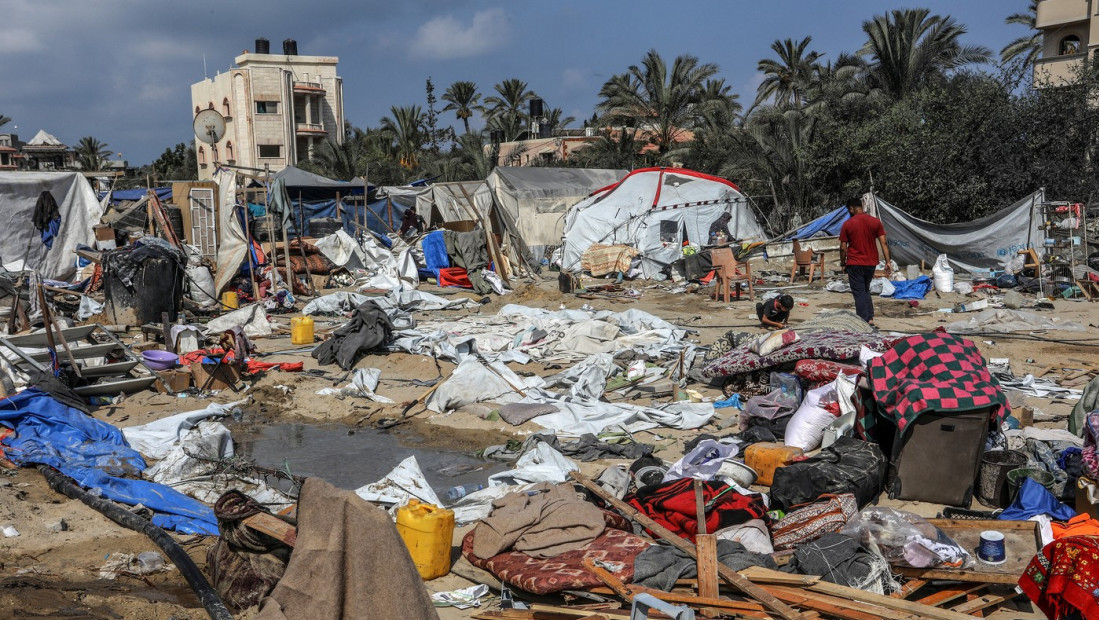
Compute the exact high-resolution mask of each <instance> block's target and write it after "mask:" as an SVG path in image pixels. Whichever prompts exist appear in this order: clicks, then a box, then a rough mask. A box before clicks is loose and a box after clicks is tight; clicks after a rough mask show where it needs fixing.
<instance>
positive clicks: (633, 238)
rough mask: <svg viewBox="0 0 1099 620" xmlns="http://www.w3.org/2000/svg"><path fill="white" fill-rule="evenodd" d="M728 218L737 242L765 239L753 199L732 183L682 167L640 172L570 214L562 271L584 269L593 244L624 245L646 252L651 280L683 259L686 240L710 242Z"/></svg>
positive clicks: (643, 254) (646, 268)
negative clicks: (719, 222)
mask: <svg viewBox="0 0 1099 620" xmlns="http://www.w3.org/2000/svg"><path fill="white" fill-rule="evenodd" d="M724 213H728V214H729V215H730V216H731V217H732V219H731V220H730V222H729V225H728V226H729V232H731V233H732V235H733V236H734V237H735V238H737V239H750V238H761V237H762V236H763V229H762V228H760V225H759V221H758V220H756V216H755V215H754V214H753V213H752V209H751V207H750V206H749V205H748V199H747V198H746V197H745V196H744V194H742V193H741V192H740V189H739V188H738V187H737V186H736V185H734V184H732V183H730V182H729V181H726V180H725V179H721V178H718V177H713V176H710V175H707V174H703V173H701V172H695V171H693V170H685V169H682V168H675V169H672V168H644V169H641V170H635V171H633V172H631V173H630V174H628V175H626V176H625V178H623V179H622V180H621V181H619V182H618V183H615V184H614V185H611V186H609V187H605V188H603V189H601V190H599V191H597V192H595V193H593V194H592V195H591V196H590V197H588V198H587V199H586V200H584V201H582V202H580V203H579V204H576V205H574V206H573V207H572V208H571V209H569V212H568V214H567V215H566V217H565V231H564V246H563V247H564V252H563V255H562V259H561V269H562V270H563V271H576V270H578V269H580V257H581V256H582V255H583V254H584V251H585V250H587V249H588V248H589V247H591V245H592V244H595V243H599V244H605V245H622V244H624V245H630V246H633V247H635V248H637V249H638V251H640V253H641V269H642V271H643V272H644V276H645V277H646V278H651V277H653V276H654V275H656V274H657V273H660V272H661V271H663V270H664V269H665V268H666V267H667V266H668V265H670V264H671V263H673V262H675V261H676V260H679V259H680V258H682V256H683V249H682V247H683V243H684V242H685V241H689V242H692V243H697V244H705V243H709V230H710V224H712V223H713V222H714V220H716V219H718V218H719V217H720V216H721V215H722V214H724Z"/></svg>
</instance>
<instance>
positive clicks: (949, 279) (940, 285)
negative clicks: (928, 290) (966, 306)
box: [931, 254, 954, 293]
mask: <svg viewBox="0 0 1099 620" xmlns="http://www.w3.org/2000/svg"><path fill="white" fill-rule="evenodd" d="M931 274H932V276H934V280H935V290H936V291H939V292H940V293H950V292H952V291H953V290H954V269H953V268H952V267H951V266H950V261H949V260H947V258H946V254H939V257H938V258H936V259H935V266H934V267H932V268H931Z"/></svg>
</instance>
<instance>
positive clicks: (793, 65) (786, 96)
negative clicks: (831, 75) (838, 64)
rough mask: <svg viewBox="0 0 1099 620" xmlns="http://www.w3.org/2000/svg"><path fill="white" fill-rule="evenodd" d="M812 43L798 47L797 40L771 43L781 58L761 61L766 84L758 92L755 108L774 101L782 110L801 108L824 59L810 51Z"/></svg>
mask: <svg viewBox="0 0 1099 620" xmlns="http://www.w3.org/2000/svg"><path fill="white" fill-rule="evenodd" d="M812 40H813V39H812V37H805V38H804V39H802V40H801V41H800V42H797V43H795V42H794V40H793V39H786V40H785V41H779V40H775V42H773V43H771V49H772V50H774V52H775V54H776V55H777V56H778V58H777V59H771V58H764V59H763V60H760V61H759V65H758V70H759V72H760V73H762V74H763V82H761V83H760V85H759V88H758V89H756V93H757V94H756V102H755V104H754V105H759V104H760V103H762V102H764V101H765V100H767V99H770V98H772V97H773V98H774V101H775V104H776V105H779V106H784V107H789V106H801V104H802V103H803V101H804V99H805V93H806V90H808V88H809V85H810V83H811V82H812V79H813V74H814V72H815V71H816V68H817V60H819V59H820V57H821V56H822V55H823V54H821V53H820V52H813V51H806V50H807V49H808V47H809V43H810V42H811V41H812Z"/></svg>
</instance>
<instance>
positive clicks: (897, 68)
mask: <svg viewBox="0 0 1099 620" xmlns="http://www.w3.org/2000/svg"><path fill="white" fill-rule="evenodd" d="M862 29H863V32H865V33H866V36H867V41H866V43H865V44H863V46H862V49H861V50H859V53H860V54H862V55H863V56H866V57H868V58H870V59H871V63H870V65H869V66H868V75H867V78H868V81H869V82H870V85H871V86H872V87H873V88H875V89H878V90H880V91H881V92H882V93H884V94H885V95H886V96H887V97H889V98H890V99H892V100H893V101H897V100H900V99H902V98H904V97H905V96H907V95H909V94H911V93H914V92H916V91H917V90H919V89H920V88H922V87H924V86H926V85H927V84H928V83H929V82H930V81H931V79H932V78H934V77H937V76H942V75H944V74H946V73H947V72H948V71H951V70H953V69H958V68H960V67H964V66H965V65H968V64H973V63H982V62H986V61H988V59H989V58H990V57H991V55H992V52H991V51H989V50H988V48H985V47H982V46H973V45H962V44H961V42H960V39H961V37H962V35H963V34H965V32H966V30H965V27H964V26H962V25H961V24H958V23H957V22H955V21H954V18H952V17H943V16H940V15H931V14H930V11H929V10H927V9H897V10H894V11H892V12H891V13H889V14H887V15H877V16H875V17H874V18H873V19H872V20H869V21H865V22H863V24H862Z"/></svg>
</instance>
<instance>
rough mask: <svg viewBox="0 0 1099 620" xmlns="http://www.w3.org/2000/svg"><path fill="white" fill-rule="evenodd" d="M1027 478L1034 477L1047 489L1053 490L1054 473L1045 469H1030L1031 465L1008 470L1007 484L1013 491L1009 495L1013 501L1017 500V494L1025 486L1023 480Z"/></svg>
mask: <svg viewBox="0 0 1099 620" xmlns="http://www.w3.org/2000/svg"><path fill="white" fill-rule="evenodd" d="M1027 478H1032V479H1033V480H1034V481H1035V482H1037V483H1038V484H1040V485H1042V486H1044V487H1045V488H1046V489H1047V490H1050V491H1052V490H1053V482H1054V478H1053V474H1051V473H1049V472H1048V471H1046V470H1044V469H1030V468H1029V467H1021V468H1019V469H1013V470H1011V471H1009V472H1007V486H1008V489H1009V490H1010V492H1011V495H1010V496H1009V498H1010V500H1011V501H1015V496H1016V495H1018V494H1019V489H1020V488H1022V486H1023V480H1026V479H1027Z"/></svg>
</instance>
